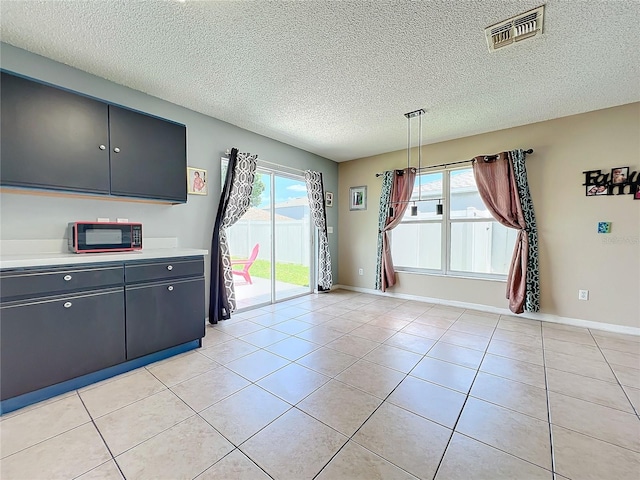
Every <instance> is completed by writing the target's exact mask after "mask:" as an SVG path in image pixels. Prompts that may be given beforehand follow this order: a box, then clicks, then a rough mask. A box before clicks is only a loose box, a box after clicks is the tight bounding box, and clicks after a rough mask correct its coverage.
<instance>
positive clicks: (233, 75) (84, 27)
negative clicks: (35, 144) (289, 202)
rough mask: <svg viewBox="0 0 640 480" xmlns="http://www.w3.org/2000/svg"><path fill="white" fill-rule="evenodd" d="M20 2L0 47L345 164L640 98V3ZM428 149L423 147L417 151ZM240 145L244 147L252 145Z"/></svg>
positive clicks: (8, 9)
mask: <svg viewBox="0 0 640 480" xmlns="http://www.w3.org/2000/svg"><path fill="white" fill-rule="evenodd" d="M541 1H544V0H521V1H520V0H518V1H515V0H514V1H512V0H499V1H495V0H493V1H489V0H464V1H463V0H445V1H428V2H427V1H370V0H353V1H339V2H338V1H305V2H295V1H287V2H284V1H273V2H267V1H235V2H228V1H192V0H187V1H186V2H185V3H181V2H177V1H174V0H157V1H112V0H101V1H90V0H84V1H69V0H67V1H34V0H29V1H10V0H2V2H1V3H0V15H1V16H0V22H1V23H0V25H1V29H0V35H1V39H2V41H4V42H6V43H9V44H12V45H15V46H17V47H20V48H23V49H26V50H29V51H31V52H35V53H37V54H40V55H43V56H45V57H49V58H52V59H54V60H57V61H59V62H63V63H66V64H68V65H71V66H73V67H76V68H79V69H80V70H84V71H87V72H90V73H92V74H95V75H98V76H100V77H103V78H106V79H108V80H111V81H114V82H116V83H119V84H122V85H126V86H128V87H131V88H134V89H136V90H140V91H143V92H146V93H149V94H151V95H154V96H156V97H159V98H162V99H165V100H168V101H170V102H173V103H176V104H179V105H184V106H185V107H188V108H191V109H193V110H196V111H199V112H202V113H205V114H207V115H211V116H213V117H216V118H219V119H221V120H224V121H227V122H229V123H232V124H234V125H237V126H239V127H242V128H245V129H247V130H251V131H253V132H257V133H260V134H262V135H266V136H268V137H271V138H274V139H277V140H280V141H282V142H285V143H288V144H291V145H294V146H297V147H300V148H302V149H305V150H308V151H311V152H314V153H317V154H318V155H321V156H324V157H327V158H330V159H333V160H336V161H344V160H350V159H354V158H359V157H364V156H369V155H374V154H378V153H383V152H388V151H393V150H401V149H403V148H406V144H407V143H406V142H407V138H406V135H407V127H406V119H405V118H404V116H403V113H405V112H408V111H411V110H416V109H418V108H424V109H425V110H426V111H427V115H426V116H425V117H423V118H424V122H425V125H424V129H423V131H424V139H423V143H434V142H438V141H443V140H448V139H453V138H459V137H464V136H468V135H473V134H478V133H483V132H488V131H493V130H499V129H503V128H508V127H513V126H517V125H524V124H528V123H532V122H538V121H543V120H548V119H552V118H557V117H562V116H566V115H572V114H576V113H582V112H587V111H591V110H597V109H600V108H606V107H610V106H614V105H621V104H625V103H630V102H635V101H639V100H640V80H639V79H640V29H639V28H638V26H639V25H640V1H638V0H547V3H546V10H545V31H544V34H543V35H542V36H539V37H537V38H535V39H533V40H530V41H525V42H522V43H521V44H520V45H518V46H514V47H506V48H504V49H502V50H499V51H497V52H495V53H489V51H488V49H487V45H486V41H485V38H484V33H483V30H484V28H485V27H487V26H489V25H492V24H494V23H496V22H498V21H501V20H505V19H507V18H509V17H511V16H513V15H517V14H519V13H522V12H524V11H526V10H529V9H531V8H534V7H537V6H539V5H540V3H541ZM414 145H415V144H414ZM240 147H241V146H240Z"/></svg>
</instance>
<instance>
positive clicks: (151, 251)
mask: <svg viewBox="0 0 640 480" xmlns="http://www.w3.org/2000/svg"><path fill="white" fill-rule="evenodd" d="M208 254H209V252H208V251H207V250H199V249H195V248H146V249H144V250H137V251H133V252H114V253H20V254H12V255H2V256H0V269H6V268H25V267H48V266H54V265H81V264H84V263H99V262H122V261H131V260H147V259H149V260H150V259H154V258H169V257H197V256H200V255H208Z"/></svg>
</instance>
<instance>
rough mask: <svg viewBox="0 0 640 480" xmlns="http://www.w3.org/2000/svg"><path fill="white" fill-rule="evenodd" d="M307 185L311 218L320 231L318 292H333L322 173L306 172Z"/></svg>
mask: <svg viewBox="0 0 640 480" xmlns="http://www.w3.org/2000/svg"><path fill="white" fill-rule="evenodd" d="M304 179H305V181H306V183H307V195H308V197H309V207H310V208H311V218H312V219H313V223H314V225H315V226H316V228H317V229H318V237H319V239H320V244H319V245H318V249H319V251H318V263H319V265H318V291H319V292H322V291H326V290H331V286H332V285H333V276H332V273H331V252H330V251H329V237H328V236H327V211H326V209H325V204H324V185H323V183H322V173H320V172H314V171H311V170H307V171H306V172H304Z"/></svg>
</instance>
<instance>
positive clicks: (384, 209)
mask: <svg viewBox="0 0 640 480" xmlns="http://www.w3.org/2000/svg"><path fill="white" fill-rule="evenodd" d="M392 186H393V170H389V171H387V172H384V174H383V175H382V190H381V191H380V211H379V212H378V249H377V259H378V260H377V262H376V290H382V252H383V245H382V244H383V242H382V238H383V236H384V226H385V225H386V224H387V218H388V217H389V205H390V204H391V187H392Z"/></svg>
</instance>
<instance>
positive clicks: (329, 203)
mask: <svg viewBox="0 0 640 480" xmlns="http://www.w3.org/2000/svg"><path fill="white" fill-rule="evenodd" d="M324 200H325V205H326V206H327V207H333V192H326V193H325V194H324Z"/></svg>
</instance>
